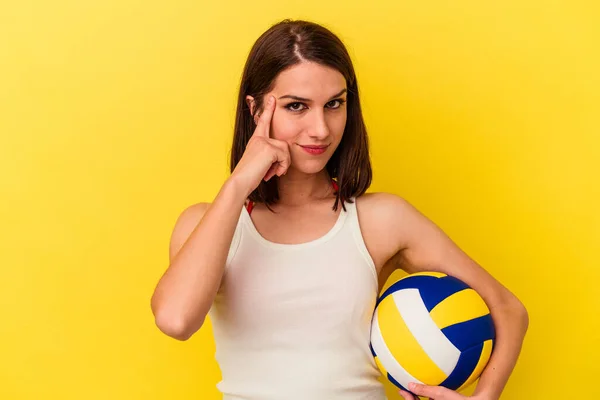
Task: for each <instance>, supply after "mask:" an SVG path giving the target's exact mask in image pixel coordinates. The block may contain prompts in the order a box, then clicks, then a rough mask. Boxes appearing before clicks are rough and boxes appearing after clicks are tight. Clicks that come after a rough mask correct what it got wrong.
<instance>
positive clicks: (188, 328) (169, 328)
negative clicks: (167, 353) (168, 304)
mask: <svg viewBox="0 0 600 400" xmlns="http://www.w3.org/2000/svg"><path fill="white" fill-rule="evenodd" d="M154 323H155V324H156V326H157V327H158V329H159V330H160V331H161V332H162V333H164V334H165V335H167V336H170V337H172V338H174V339H177V340H180V341H186V340H188V339H189V338H191V337H192V335H193V334H194V333H196V331H198V329H200V327H201V326H202V324H203V323H204V319H202V320H201V321H200V323H192V322H190V321H188V320H187V319H186V318H184V317H183V316H179V315H177V314H176V313H173V312H166V311H164V310H160V309H159V310H155V311H154Z"/></svg>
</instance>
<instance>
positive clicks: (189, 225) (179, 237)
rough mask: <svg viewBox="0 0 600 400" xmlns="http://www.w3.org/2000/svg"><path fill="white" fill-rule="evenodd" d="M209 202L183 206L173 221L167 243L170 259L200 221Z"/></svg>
mask: <svg viewBox="0 0 600 400" xmlns="http://www.w3.org/2000/svg"><path fill="white" fill-rule="evenodd" d="M209 206H210V203H196V204H192V205H189V206H187V207H186V208H184V209H183V210H182V211H181V212H180V213H179V216H178V217H177V219H176V221H175V226H174V227H173V232H172V233H171V240H170V245H169V256H170V258H171V259H172V258H173V257H174V256H175V254H177V252H179V249H180V248H181V247H182V246H183V244H184V243H185V241H186V240H187V238H188V237H189V236H190V234H191V233H192V232H193V230H194V229H195V228H196V225H198V223H199V222H200V220H201V219H202V217H203V216H204V214H205V213H206V210H208V207H209Z"/></svg>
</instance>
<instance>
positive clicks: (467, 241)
mask: <svg viewBox="0 0 600 400" xmlns="http://www.w3.org/2000/svg"><path fill="white" fill-rule="evenodd" d="M597 4H598V3H597V2H594V1H591V0H590V1H588V2H583V1H566V0H565V1H541V0H539V1H538V0H536V1H523V0H509V1H503V2H481V1H458V2H447V1H444V2H435V1H434V2H423V1H419V2H417V1H414V2H413V1H410V2H409V1H398V0H389V1H382V2H379V3H374V4H372V5H370V6H367V2H363V1H351V2H343V3H340V2H324V1H302V2H265V1H252V2H226V3H221V2H217V1H213V2H204V1H184V0H175V1H170V2H167V1H160V2H159V1H149V2H142V1H132V0H105V1H95V2H90V1H76V0H70V1H65V0H59V1H57V2H50V1H46V2H42V1H37V2H34V1H14V2H8V1H4V2H2V4H1V5H0V132H1V141H0V171H1V172H0V174H1V175H0V179H1V185H0V190H1V192H0V224H1V236H0V256H1V258H0V273H1V275H0V310H1V313H2V315H1V316H0V338H1V340H0V360H1V362H0V398H1V399H7V400H17V399H18V400H21V399H27V400H29V399H32V400H33V399H36V400H38V399H64V400H67V399H69V400H70V399H77V400H81V399H86V400H92V399H102V400H105V399H115V400H116V399H148V400H150V399H217V398H218V393H217V391H216V389H215V384H216V382H217V381H218V378H219V371H218V369H217V366H216V364H215V362H214V360H213V352H214V345H213V341H212V339H211V332H210V325H207V326H205V327H204V328H203V329H202V330H201V331H200V332H199V333H198V334H196V335H195V336H194V337H193V338H192V339H191V340H190V341H188V342H177V341H175V340H173V339H170V338H168V337H166V336H165V335H163V334H161V333H160V332H159V331H158V330H157V328H155V326H154V322H153V319H152V315H151V312H150V307H149V300H150V296H151V293H152V290H153V288H154V284H155V283H156V281H157V279H158V278H159V276H160V274H161V273H162V272H163V270H164V269H165V268H166V266H167V249H168V239H169V235H170V232H171V229H172V227H173V224H174V221H175V219H176V217H177V215H178V214H179V212H180V211H181V210H182V209H183V208H185V207H186V206H188V205H189V204H192V203H195V202H198V201H210V200H211V199H212V198H213V196H214V195H215V194H216V192H217V191H218V189H219V187H220V185H221V184H222V182H223V180H224V179H225V177H226V176H227V159H228V158H227V157H228V150H229V147H228V146H229V144H230V141H231V133H232V127H233V115H234V105H235V96H236V91H237V85H238V83H239V78H240V74H241V71H242V67H243V63H244V61H245V57H246V55H247V52H248V51H249V49H250V47H251V45H252V43H253V42H254V40H255V39H256V38H257V37H258V36H259V35H260V34H261V33H262V32H263V31H264V30H266V29H267V28H268V27H269V26H270V24H272V23H274V22H276V21H279V20H281V19H283V18H286V17H291V18H308V19H311V20H314V21H316V22H320V23H324V24H326V25H327V26H328V27H330V28H331V29H333V30H334V31H335V32H336V33H338V34H339V36H340V37H341V38H342V39H343V40H344V41H345V43H346V44H347V45H348V48H349V50H350V53H351V55H352V57H353V59H354V61H355V66H356V68H357V73H358V78H359V84H360V87H361V90H362V100H363V104H364V112H365V118H366V121H367V124H368V128H369V132H370V137H371V143H372V154H373V163H374V171H375V179H374V183H373V186H372V190H374V191H390V192H394V193H397V194H400V195H402V196H404V197H405V198H407V199H408V200H409V201H411V202H412V203H413V204H414V205H416V206H417V207H418V208H419V209H420V210H421V211H423V212H424V213H425V214H426V215H428V216H429V217H430V218H431V219H433V220H434V221H435V222H437V223H438V224H439V225H440V226H441V227H442V228H443V229H444V230H445V231H446V232H447V233H448V234H449V235H450V236H451V237H453V238H454V239H455V240H456V241H457V242H458V244H459V245H460V246H461V247H463V248H464V249H465V250H466V251H467V252H468V253H469V254H471V255H472V256H473V257H474V258H475V259H476V260H478V261H479V262H480V263H481V264H483V265H484V266H485V267H486V268H488V269H489V270H490V271H491V272H492V273H493V274H494V275H495V276H496V277H497V278H498V279H499V280H500V281H501V282H503V283H504V284H506V285H507V286H508V287H509V288H511V289H512V290H513V291H514V292H515V293H516V294H517V295H518V296H519V297H520V298H521V299H522V300H523V302H524V303H525V304H526V306H527V308H528V310H529V312H530V316H531V327H530V331H529V333H528V336H527V339H526V343H525V348H524V350H523V353H522V356H521V358H520V361H519V364H518V365H517V368H516V370H515V371H514V374H513V375H512V377H511V380H510V382H509V384H508V386H507V388H506V391H505V395H504V396H503V398H504V399H518V400H520V399H535V400H538V399H553V398H563V397H564V396H565V394H569V395H574V394H575V393H574V392H572V391H574V390H575V391H576V393H578V394H580V395H583V396H584V397H590V398H594V397H595V396H594V395H596V396H598V395H600V389H598V385H597V381H598V377H597V375H598V372H600V370H599V368H598V359H600V350H599V344H598V331H599V330H600V323H599V319H598V310H599V309H600V300H598V297H596V295H595V294H594V291H595V290H597V289H598V286H597V285H598V284H597V282H598V280H599V279H600V272H599V271H600V267H599V265H598V259H599V257H598V254H597V252H598V250H600V211H599V210H598V208H599V207H600V189H599V187H600V182H599V181H600V178H599V172H600V139H599V137H598V135H599V134H600V122H599V116H598V114H599V110H600V78H599V74H598V71H600V59H599V49H600V44H599V43H600V28H599V26H600V24H599V23H598V21H600V8H599V6H598V5H597ZM282 367H285V366H282ZM586 395H587V396H586Z"/></svg>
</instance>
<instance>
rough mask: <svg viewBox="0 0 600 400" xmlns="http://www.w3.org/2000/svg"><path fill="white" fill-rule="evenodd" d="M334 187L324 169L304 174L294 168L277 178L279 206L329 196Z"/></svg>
mask: <svg viewBox="0 0 600 400" xmlns="http://www.w3.org/2000/svg"><path fill="white" fill-rule="evenodd" d="M333 193H334V189H333V187H332V185H331V178H330V177H329V174H328V173H327V171H326V170H323V171H321V172H319V173H317V174H304V173H301V172H297V171H295V170H288V172H287V173H286V174H285V175H283V176H282V177H280V178H279V201H278V202H277V204H279V205H281V206H288V207H297V206H303V205H306V204H308V203H311V202H313V201H319V200H324V199H327V198H329V197H331V196H332V195H333Z"/></svg>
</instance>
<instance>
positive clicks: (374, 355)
mask: <svg viewBox="0 0 600 400" xmlns="http://www.w3.org/2000/svg"><path fill="white" fill-rule="evenodd" d="M369 348H370V349H371V354H372V355H373V357H377V354H375V350H373V345H372V344H371V343H369Z"/></svg>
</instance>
